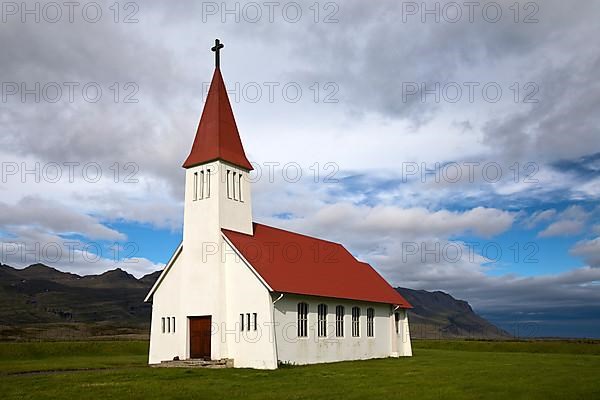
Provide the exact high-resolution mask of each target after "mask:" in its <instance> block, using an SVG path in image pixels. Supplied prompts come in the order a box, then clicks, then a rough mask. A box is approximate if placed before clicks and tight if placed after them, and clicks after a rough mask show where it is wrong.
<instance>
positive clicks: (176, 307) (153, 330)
mask: <svg viewBox="0 0 600 400" xmlns="http://www.w3.org/2000/svg"><path fill="white" fill-rule="evenodd" d="M180 264H181V262H180V258H176V259H175V261H174V264H173V265H172V267H171V269H170V271H169V273H168V274H166V275H165V277H164V280H163V281H162V283H161V285H160V287H159V289H158V290H157V291H156V293H155V294H154V298H153V301H152V322H151V325H150V355H149V363H150V364H157V363H160V362H161V361H167V360H172V359H173V357H176V356H177V357H180V358H181V359H184V358H185V357H186V351H187V317H186V315H185V314H184V313H183V312H182V310H181V306H180V297H179V296H174V295H173V293H176V291H177V288H178V287H179V285H180V284H179V282H180V280H181V268H180ZM163 317H175V333H162V320H161V319H162V318H163Z"/></svg>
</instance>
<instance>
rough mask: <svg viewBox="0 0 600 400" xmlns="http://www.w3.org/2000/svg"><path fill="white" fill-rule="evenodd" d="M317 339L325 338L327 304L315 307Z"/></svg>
mask: <svg viewBox="0 0 600 400" xmlns="http://www.w3.org/2000/svg"><path fill="white" fill-rule="evenodd" d="M317 337H320V338H324V337H327V304H325V303H321V304H319V305H318V306H317Z"/></svg>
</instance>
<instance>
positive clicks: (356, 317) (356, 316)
mask: <svg viewBox="0 0 600 400" xmlns="http://www.w3.org/2000/svg"><path fill="white" fill-rule="evenodd" d="M359 336H360V308H358V307H352V337H359Z"/></svg>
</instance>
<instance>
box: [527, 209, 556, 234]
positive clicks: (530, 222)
mask: <svg viewBox="0 0 600 400" xmlns="http://www.w3.org/2000/svg"><path fill="white" fill-rule="evenodd" d="M555 215H556V210H555V209H550V210H542V211H536V212H534V213H533V214H532V215H531V216H530V217H529V218H527V219H526V220H525V221H523V224H524V225H525V226H526V227H527V228H528V229H531V228H535V227H536V226H537V225H538V224H540V223H542V222H546V221H549V220H551V219H552V218H554V216H555Z"/></svg>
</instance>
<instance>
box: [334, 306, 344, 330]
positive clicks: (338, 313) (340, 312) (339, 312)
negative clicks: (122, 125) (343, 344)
mask: <svg viewBox="0 0 600 400" xmlns="http://www.w3.org/2000/svg"><path fill="white" fill-rule="evenodd" d="M335 336H336V337H343V336H344V306H337V307H336V308H335Z"/></svg>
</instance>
